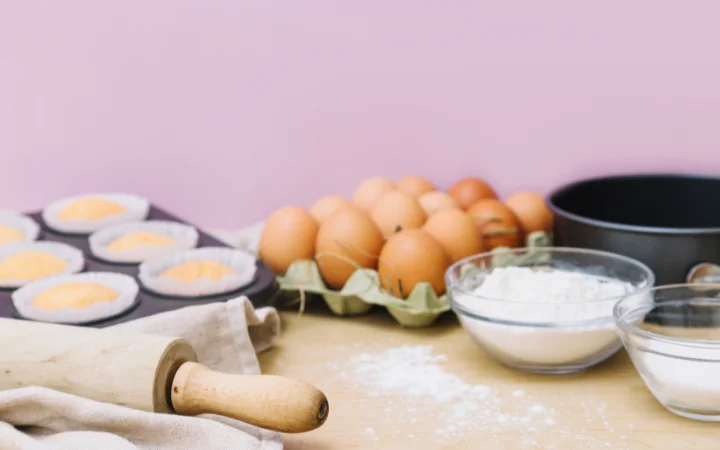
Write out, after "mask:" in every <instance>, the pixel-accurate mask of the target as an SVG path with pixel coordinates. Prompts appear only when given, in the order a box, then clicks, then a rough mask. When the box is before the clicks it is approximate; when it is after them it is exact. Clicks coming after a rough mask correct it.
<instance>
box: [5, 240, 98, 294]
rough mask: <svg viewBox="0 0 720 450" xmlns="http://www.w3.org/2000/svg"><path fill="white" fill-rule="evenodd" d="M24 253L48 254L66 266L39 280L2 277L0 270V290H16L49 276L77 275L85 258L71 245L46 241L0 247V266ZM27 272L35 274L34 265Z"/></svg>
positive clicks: (36, 268) (24, 277) (25, 277)
mask: <svg viewBox="0 0 720 450" xmlns="http://www.w3.org/2000/svg"><path fill="white" fill-rule="evenodd" d="M25 252H32V253H36V252H37V253H49V254H51V255H53V256H55V257H57V258H59V259H61V260H63V261H65V263H66V264H65V266H64V267H63V268H62V269H61V270H59V271H57V272H53V273H50V274H48V275H47V276H43V277H40V278H28V277H27V276H22V277H17V278H13V277H8V276H5V275H4V273H3V272H4V270H2V269H0V288H16V287H20V286H23V285H26V284H28V283H32V282H34V281H37V280H39V279H43V278H46V277H50V276H56V275H69V274H73V273H77V272H80V271H81V270H82V269H83V267H84V266H85V257H84V256H83V253H82V252H81V251H80V250H78V249H77V248H75V247H73V246H71V245H67V244H63V243H61V242H46V241H42V242H18V243H14V244H8V245H3V246H0V265H3V261H5V264H7V259H8V258H11V257H13V256H15V255H17V254H19V253H25ZM16 270H17V271H22V270H23V269H22V268H20V267H18V268H17V269H16ZM28 270H29V271H31V272H37V270H38V267H37V266H36V265H33V267H28ZM14 271H15V270H14ZM14 271H13V272H14Z"/></svg>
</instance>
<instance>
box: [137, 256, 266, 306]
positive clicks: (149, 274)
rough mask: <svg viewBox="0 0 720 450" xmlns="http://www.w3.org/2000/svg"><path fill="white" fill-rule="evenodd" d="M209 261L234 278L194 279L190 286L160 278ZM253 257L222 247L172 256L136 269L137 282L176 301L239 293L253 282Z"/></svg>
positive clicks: (158, 259)
mask: <svg viewBox="0 0 720 450" xmlns="http://www.w3.org/2000/svg"><path fill="white" fill-rule="evenodd" d="M197 260H211V261H216V262H219V263H221V264H225V265H226V266H229V267H231V268H232V269H234V270H235V271H237V274H234V275H225V276H224V277H222V279H220V280H217V281H215V280H208V279H202V278H201V279H198V280H195V281H193V282H191V283H183V282H180V281H177V280H176V279H174V278H171V277H161V276H160V274H161V273H162V272H163V271H165V270H167V269H170V268H171V267H175V266H177V265H179V264H183V263H185V262H188V261H197ZM256 270H257V268H256V267H255V257H254V256H252V255H250V254H248V253H245V252H243V251H242V250H235V249H231V248H224V247H204V248H198V249H193V250H187V251H184V252H175V253H171V254H167V255H161V256H156V257H155V258H152V259H149V260H147V261H145V262H143V263H142V264H140V268H139V272H140V274H139V278H140V281H141V282H142V284H143V286H145V287H146V288H148V289H150V290H152V291H154V292H157V293H159V294H164V295H174V296H180V297H206V296H209V295H216V294H223V293H226V292H230V291H234V290H236V289H239V288H241V287H243V286H245V285H247V284H249V283H251V282H252V281H253V279H254V278H255V272H256Z"/></svg>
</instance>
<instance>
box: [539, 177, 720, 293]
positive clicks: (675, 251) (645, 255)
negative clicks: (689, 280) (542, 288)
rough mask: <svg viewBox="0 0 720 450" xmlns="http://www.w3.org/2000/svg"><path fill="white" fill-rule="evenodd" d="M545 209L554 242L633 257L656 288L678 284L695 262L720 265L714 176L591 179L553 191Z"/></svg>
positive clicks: (718, 186)
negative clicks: (552, 218) (652, 275)
mask: <svg viewBox="0 0 720 450" xmlns="http://www.w3.org/2000/svg"><path fill="white" fill-rule="evenodd" d="M548 204H549V207H550V209H551V210H552V211H553V213H554V215H555V226H554V239H555V244H556V245H558V246H563V247H580V248H591V249H597V250H605V251H610V252H614V253H618V254H621V255H625V256H629V257H631V258H635V259H637V260H639V261H642V262H643V263H645V264H647V265H648V266H650V268H651V269H652V270H653V271H654V272H655V277H656V281H657V284H671V283H682V282H684V281H685V280H686V277H687V275H688V272H689V271H690V270H691V269H692V268H693V267H694V266H696V265H697V264H699V263H705V262H708V263H714V264H719V263H720V177H713V176H704V175H683V174H645V175H618V176H609V177H602V178H593V179H588V180H583V181H578V182H575V183H571V184H568V185H565V186H563V187H560V188H559V189H557V190H555V191H554V192H552V193H551V194H550V196H549V198H548Z"/></svg>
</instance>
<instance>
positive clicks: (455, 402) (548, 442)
mask: <svg viewBox="0 0 720 450" xmlns="http://www.w3.org/2000/svg"><path fill="white" fill-rule="evenodd" d="M445 361H446V357H445V356H444V355H438V354H434V353H433V349H432V347H430V346H402V347H395V348H390V349H388V350H385V351H381V352H377V353H370V352H363V353H360V354H357V355H354V356H350V357H349V358H348V359H347V360H346V361H344V362H340V361H336V362H329V363H327V364H326V365H325V367H326V369H327V370H330V371H332V372H336V371H340V373H339V375H338V376H337V377H338V379H336V381H338V382H339V383H340V384H341V385H342V386H343V389H355V390H358V391H360V392H362V393H363V394H364V395H366V396H371V397H376V398H386V399H387V403H386V407H385V415H384V416H382V415H380V416H378V417H373V424H375V423H385V424H386V425H385V426H384V427H383V433H384V434H379V433H378V431H377V428H368V427H367V425H370V424H369V423H368V424H367V425H360V426H361V428H360V429H359V431H361V432H362V433H363V434H364V435H365V436H367V438H369V439H370V440H372V441H381V440H384V439H386V438H391V439H394V440H400V441H403V442H412V441H415V440H418V441H427V440H428V439H429V440H432V441H434V442H436V443H438V445H440V444H442V445H451V444H453V443H458V442H471V441H468V439H471V438H472V436H478V435H483V436H488V434H489V435H490V436H491V437H492V438H493V439H495V441H496V442H495V444H497V446H493V443H492V442H484V443H483V447H484V448H517V449H523V448H528V449H529V448H533V449H535V448H545V449H559V448H566V447H565V446H563V445H560V444H557V445H556V444H555V443H556V442H558V441H557V439H560V440H561V441H562V442H563V443H567V442H569V441H572V442H575V443H576V444H577V447H576V448H584V449H596V448H607V447H608V446H610V445H611V444H610V443H609V442H606V441H601V440H598V439H594V438H592V437H590V436H588V434H587V433H586V431H585V429H584V428H577V427H578V426H582V421H579V420H578V419H577V418H576V419H575V420H573V426H572V428H567V427H564V426H562V424H560V423H559V422H558V419H557V417H556V411H555V410H554V409H552V408H550V407H547V406H546V405H544V404H543V403H542V402H539V401H537V400H536V399H535V398H534V397H533V396H532V395H530V394H528V393H527V392H526V391H525V390H523V389H510V390H508V391H507V392H502V389H496V388H492V387H490V386H487V385H474V384H470V383H467V382H465V381H464V380H462V379H461V378H459V377H457V376H456V375H453V374H452V373H450V372H448V371H446V370H445V368H444V364H445ZM567 395H572V396H573V398H575V402H576V404H578V405H587V406H586V412H585V420H584V422H585V423H586V424H587V426H588V427H591V428H594V429H596V430H597V427H598V425H602V426H603V428H602V429H603V430H604V431H603V432H604V433H606V434H607V435H608V436H610V435H612V434H614V430H613V429H611V427H610V426H609V424H608V423H607V421H606V420H605V417H604V408H605V405H604V404H603V405H601V406H602V410H601V409H600V408H599V407H597V406H595V405H594V404H593V403H586V402H585V399H584V397H583V396H582V394H577V393H573V392H568V393H567ZM594 410H597V413H594V412H593V411H594ZM418 423H423V424H424V425H423V428H420V429H418V428H417V425H416V424H418ZM388 424H390V425H391V426H388ZM553 436H555V437H553ZM540 441H542V444H540ZM505 444H508V445H511V446H510V447H508V446H507V445H505ZM408 445H410V444H408ZM540 445H542V447H540ZM408 448H410V447H408ZM613 448H618V447H613Z"/></svg>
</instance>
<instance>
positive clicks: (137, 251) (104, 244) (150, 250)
mask: <svg viewBox="0 0 720 450" xmlns="http://www.w3.org/2000/svg"><path fill="white" fill-rule="evenodd" d="M137 232H150V233H155V234H160V235H163V236H167V237H169V238H171V239H172V241H173V242H172V243H171V244H170V245H152V244H150V245H140V246H137V247H133V248H128V249H126V250H122V251H114V250H113V249H112V248H108V246H109V245H110V244H111V243H113V242H114V241H115V240H116V239H119V238H122V237H123V236H128V235H130V234H132V233H137ZM89 242H90V250H91V251H92V253H93V255H95V256H97V257H98V258H101V259H104V260H105V261H112V262H121V263H139V262H143V261H145V260H147V259H150V258H153V257H155V256H159V255H163V254H167V253H171V252H173V251H183V250H190V249H192V248H195V246H196V245H197V242H198V232H197V230H196V229H195V227H192V226H190V225H185V224H182V223H178V222H170V221H164V220H148V221H144V222H133V223H124V224H120V225H114V226H111V227H108V228H103V229H102V230H99V231H96V232H94V233H93V234H91V235H90V238H89Z"/></svg>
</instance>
